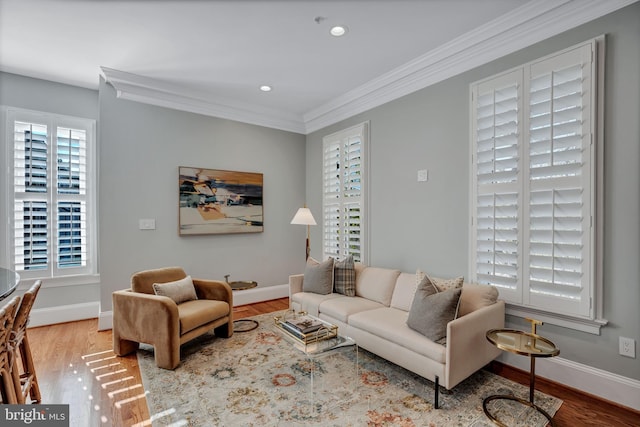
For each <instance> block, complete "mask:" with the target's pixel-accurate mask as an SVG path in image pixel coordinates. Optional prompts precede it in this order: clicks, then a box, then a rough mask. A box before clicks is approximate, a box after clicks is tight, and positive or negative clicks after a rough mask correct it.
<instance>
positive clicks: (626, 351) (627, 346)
mask: <svg viewBox="0 0 640 427" xmlns="http://www.w3.org/2000/svg"><path fill="white" fill-rule="evenodd" d="M620 354H621V355H623V356H627V357H631V358H633V359H635V358H636V340H634V339H633V338H626V337H620Z"/></svg>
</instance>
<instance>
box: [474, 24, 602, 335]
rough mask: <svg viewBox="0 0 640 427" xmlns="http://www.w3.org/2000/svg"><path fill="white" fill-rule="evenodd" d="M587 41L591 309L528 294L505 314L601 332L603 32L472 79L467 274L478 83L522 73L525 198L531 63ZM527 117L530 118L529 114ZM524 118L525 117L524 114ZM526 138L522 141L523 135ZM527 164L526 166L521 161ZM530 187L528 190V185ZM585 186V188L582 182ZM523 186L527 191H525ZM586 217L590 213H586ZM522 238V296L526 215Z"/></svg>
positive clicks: (522, 195) (524, 209) (525, 209)
mask: <svg viewBox="0 0 640 427" xmlns="http://www.w3.org/2000/svg"><path fill="white" fill-rule="evenodd" d="M584 46H590V47H591V55H592V63H591V78H592V80H593V81H592V82H591V85H590V90H591V94H590V105H591V108H592V110H593V112H592V113H591V115H590V120H591V124H590V138H591V141H590V145H589V160H590V161H591V166H590V169H589V171H590V175H589V177H588V178H585V179H588V180H589V187H590V197H591V198H592V200H591V206H590V207H589V215H590V217H589V218H587V220H588V221H590V223H591V228H590V229H589V230H588V231H586V233H589V239H590V254H589V257H588V259H586V261H585V266H586V268H588V270H589V271H588V273H587V274H588V275H589V277H590V279H589V286H590V289H589V291H588V292H589V300H588V304H589V314H588V315H586V316H582V315H569V314H561V313H558V312H555V311H554V310H549V309H548V307H545V308H542V307H535V306H532V305H528V304H525V302H526V301H527V299H526V298H524V297H523V299H521V301H520V303H513V302H509V301H508V302H507V314H510V315H514V316H518V317H532V316H535V317H536V318H538V319H540V320H542V321H545V322H547V323H550V324H555V325H559V326H563V327H567V328H571V329H575V330H580V331H583V332H588V333H593V334H599V333H600V328H601V327H602V326H604V325H606V324H607V320H606V319H604V317H603V305H604V304H603V298H602V295H603V279H602V274H603V272H602V268H603V257H602V251H603V244H602V242H603V239H602V233H603V222H604V218H603V210H604V208H603V189H604V181H603V153H604V127H603V124H604V67H605V37H604V36H599V37H596V38H594V39H591V40H588V41H585V42H583V43H579V44H577V45H575V46H571V47H569V48H566V49H563V50H561V51H558V52H555V53H552V54H550V55H547V56H545V57H542V58H538V59H536V60H533V61H530V62H528V63H526V64H522V65H520V66H518V67H514V68H512V69H510V70H507V71H504V72H501V73H498V74H496V75H493V76H489V77H487V78H484V79H482V80H479V81H476V82H473V83H471V84H470V86H469V94H470V95H469V96H470V100H469V108H470V111H469V117H470V137H469V141H470V161H471V170H472V173H471V174H470V177H469V182H470V192H469V197H470V204H469V206H470V220H471V222H470V225H471V226H470V233H469V243H470V244H469V277H470V278H471V279H472V280H474V281H476V280H477V276H476V244H477V240H476V239H477V235H476V225H477V224H476V221H477V220H476V215H477V206H476V203H477V198H478V193H477V187H476V185H477V183H476V178H477V177H476V167H477V163H476V158H475V156H476V135H475V130H476V123H477V117H476V108H475V103H474V96H475V95H474V91H476V90H477V88H478V87H479V85H481V84H483V83H485V82H490V81H492V80H494V79H497V78H500V77H502V76H507V75H509V74H510V73H514V72H521V73H522V76H523V77H522V84H521V85H520V88H519V92H520V93H519V103H520V105H521V106H522V107H524V108H523V110H524V111H519V112H518V114H519V115H520V120H519V123H518V126H519V136H518V155H519V158H520V160H519V163H518V165H519V168H518V169H519V170H518V172H517V173H518V181H519V186H520V189H519V190H518V198H519V199H520V201H519V203H522V201H523V200H524V198H525V197H526V198H527V199H528V197H529V191H530V190H531V188H532V187H531V186H530V185H526V182H524V180H528V178H529V157H528V152H526V151H527V150H528V144H529V142H528V139H529V129H528V126H527V125H528V120H529V119H528V115H529V107H530V104H529V101H530V100H529V93H527V91H528V90H529V80H528V79H529V74H528V72H529V70H530V68H531V66H533V65H534V64H539V63H542V62H544V61H548V60H551V59H552V58H554V57H557V56H560V55H564V54H565V53H567V52H571V51H573V50H576V49H580V48H583V47H584ZM525 116H526V117H525ZM525 118H526V119H525ZM525 139H526V140H527V141H526V142H524V140H525ZM523 165H525V166H523ZM525 187H526V189H525ZM583 188H584V187H583ZM523 191H524V192H523ZM528 203H529V202H528V200H524V205H523V206H522V207H521V208H520V209H519V212H520V214H521V215H524V214H525V212H526V214H527V215H528V210H529V208H528ZM585 218H586V217H585ZM518 224H519V227H518V230H517V232H518V240H519V241H520V242H521V243H520V244H519V251H518V265H519V275H518V282H519V284H518V287H519V288H522V287H523V284H524V283H527V285H525V287H526V289H524V290H521V289H520V290H519V291H520V292H522V294H523V295H524V294H525V293H526V292H527V289H528V281H529V279H528V277H525V276H524V274H525V273H526V272H527V271H528V265H529V258H528V257H529V253H528V252H529V247H528V245H529V243H528V242H526V241H524V238H526V237H527V236H528V228H529V221H528V217H523V218H521V219H519V220H518ZM508 294H509V292H507V296H508Z"/></svg>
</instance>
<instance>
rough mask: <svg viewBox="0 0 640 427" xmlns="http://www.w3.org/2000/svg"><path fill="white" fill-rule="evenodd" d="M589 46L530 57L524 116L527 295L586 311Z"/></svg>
mask: <svg viewBox="0 0 640 427" xmlns="http://www.w3.org/2000/svg"><path fill="white" fill-rule="evenodd" d="M591 58H592V51H591V46H589V45H587V46H582V47H579V48H576V49H573V50H570V51H568V52H565V53H563V54H561V55H557V56H555V57H552V58H548V59H546V60H545V61H541V62H538V63H534V64H531V65H530V66H529V67H528V68H527V69H526V70H525V72H526V73H527V74H528V75H529V78H528V79H527V81H528V86H529V90H528V92H529V100H528V102H529V116H528V126H527V128H528V134H529V138H528V142H529V147H528V163H529V168H528V178H529V203H528V209H529V212H528V215H527V217H528V218H529V222H528V227H526V228H525V233H526V234H525V236H526V241H527V242H528V244H529V248H528V253H529V263H528V266H527V268H526V269H525V277H527V278H528V283H529V289H528V293H527V294H525V302H526V303H528V304H531V305H535V306H544V307H547V308H548V309H551V310H553V311H554V312H557V313H562V314H568V315H588V314H589V311H590V303H591V301H590V290H591V286H590V282H591V279H590V268H589V265H590V259H591V255H590V247H591V244H590V243H591V206H592V201H591V197H592V196H591V195H592V189H591V182H592V179H591V175H592V173H591V164H592V161H591V135H592V131H591V120H592V111H591V110H592V108H593V107H592V99H591V98H592V95H593V90H592V88H591V86H592V82H593V80H594V79H593V78H592V67H591V66H592V63H591V62H592V61H591Z"/></svg>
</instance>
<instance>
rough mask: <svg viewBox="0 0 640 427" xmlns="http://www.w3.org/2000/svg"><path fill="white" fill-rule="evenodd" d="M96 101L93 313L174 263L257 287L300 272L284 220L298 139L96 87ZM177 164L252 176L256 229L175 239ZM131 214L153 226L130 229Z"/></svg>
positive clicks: (297, 169)
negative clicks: (258, 204) (256, 184)
mask: <svg viewBox="0 0 640 427" xmlns="http://www.w3.org/2000/svg"><path fill="white" fill-rule="evenodd" d="M99 104H100V121H99V135H100V136H99V141H100V153H99V159H100V179H99V183H100V191H99V193H100V223H99V227H100V272H101V280H102V286H101V289H100V294H101V310H102V311H103V312H104V311H109V310H111V293H112V292H113V291H115V290H118V289H123V288H126V287H128V285H129V282H130V277H131V274H132V273H134V272H136V271H139V270H143V269H148V268H155V267H163V266H172V265H178V266H182V267H183V268H184V269H185V270H186V271H187V273H188V274H191V275H192V276H194V277H204V278H211V279H219V280H224V275H225V274H230V275H231V278H232V279H236V280H256V281H258V283H259V285H260V286H272V285H282V284H286V283H288V276H289V274H291V273H295V272H302V271H303V270H304V240H305V231H306V230H305V229H304V227H300V226H292V225H290V224H289V222H290V221H291V218H293V215H294V214H295V212H296V210H297V208H298V207H300V206H302V205H303V204H304V196H305V189H304V177H305V171H304V169H305V138H304V136H303V135H300V134H295V133H291V132H284V131H279V130H274V129H268V128H264V127H260V126H254V125H247V124H242V123H238V122H234V121H229V120H223V119H216V118H212V117H207V116H201V115H198V114H192V113H185V112H180V111H175V110H170V109H166V108H161V107H155V106H152V105H146V104H141V103H137V102H131V101H126V100H120V99H117V98H116V95H115V90H114V89H113V88H112V87H111V86H110V85H108V84H106V83H105V82H104V81H101V83H100V101H99ZM178 166H194V167H203V168H210V169H226V170H237V171H244V172H260V173H262V174H263V175H264V176H263V178H264V232H263V233H255V234H231V235H205V236H185V237H180V236H179V235H178ZM140 218H155V220H156V230H139V229H138V219H140Z"/></svg>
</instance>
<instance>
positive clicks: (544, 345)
mask: <svg viewBox="0 0 640 427" xmlns="http://www.w3.org/2000/svg"><path fill="white" fill-rule="evenodd" d="M526 320H528V321H529V322H531V332H530V333H529V332H524V331H519V330H515V329H491V330H490V331H488V332H487V340H488V341H489V342H490V343H491V344H493V345H495V346H496V347H498V348H499V349H500V350H504V351H508V352H510V353H514V354H519V355H521V356H529V358H530V359H531V369H530V370H529V400H528V401H527V400H525V399H521V398H519V397H515V396H511V395H493V396H489V397H487V398H485V399H484V401H483V402H482V409H483V410H484V413H485V415H486V416H487V417H489V419H490V420H491V421H493V422H494V423H495V424H496V425H499V426H504V427H506V425H505V424H503V423H501V422H500V421H499V420H498V419H497V418H496V417H494V416H493V415H492V414H491V413H490V412H489V409H488V408H487V404H488V403H489V402H491V401H493V400H500V399H505V400H513V401H515V402H519V403H522V404H524V405H527V406H530V407H532V408H534V409H535V410H536V411H538V412H539V413H541V414H542V415H544V416H545V418H546V419H547V420H549V423H550V424H551V426H553V421H552V419H551V415H549V414H548V413H547V412H546V411H545V410H544V409H542V408H541V407H539V406H538V405H536V404H535V403H534V392H535V381H536V358H538V357H554V356H557V355H558V354H560V350H559V349H558V347H556V345H555V344H554V343H553V342H551V341H550V340H548V339H546V338H544V337H541V336H540V335H538V334H537V333H536V326H537V325H542V322H541V321H539V320H534V319H526Z"/></svg>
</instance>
